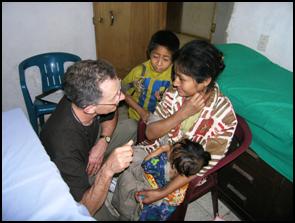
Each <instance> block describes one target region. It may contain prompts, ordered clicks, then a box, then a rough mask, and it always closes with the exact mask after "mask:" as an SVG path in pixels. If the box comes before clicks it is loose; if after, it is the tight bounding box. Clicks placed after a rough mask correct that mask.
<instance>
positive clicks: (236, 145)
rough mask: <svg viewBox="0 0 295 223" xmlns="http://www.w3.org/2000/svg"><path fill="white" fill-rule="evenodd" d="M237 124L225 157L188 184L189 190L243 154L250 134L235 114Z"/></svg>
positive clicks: (244, 123) (242, 120) (246, 125)
mask: <svg viewBox="0 0 295 223" xmlns="http://www.w3.org/2000/svg"><path fill="white" fill-rule="evenodd" d="M236 116H237V120H238V124H237V128H236V131H235V133H234V137H233V140H232V144H231V146H230V148H229V150H228V152H227V153H226V155H225V157H223V158H222V159H221V160H220V161H219V162H218V163H217V164H216V166H214V167H213V168H212V169H210V170H208V171H207V172H206V173H205V174H204V175H203V176H202V177H200V176H197V177H196V178H195V179H193V180H192V181H191V182H190V189H191V188H192V187H197V186H198V184H199V182H200V181H202V179H204V178H206V177H207V176H208V175H210V174H212V173H214V172H216V171H218V170H219V169H220V168H222V167H224V166H225V165H227V164H228V163H230V162H231V161H233V160H234V159H236V158H237V157H239V156H240V155H241V154H242V153H243V152H245V151H246V150H247V149H248V148H249V146H250V144H251V141H252V133H251V130H250V128H249V126H248V124H247V122H246V121H245V120H244V119H243V118H242V117H241V116H239V115H238V114H236Z"/></svg>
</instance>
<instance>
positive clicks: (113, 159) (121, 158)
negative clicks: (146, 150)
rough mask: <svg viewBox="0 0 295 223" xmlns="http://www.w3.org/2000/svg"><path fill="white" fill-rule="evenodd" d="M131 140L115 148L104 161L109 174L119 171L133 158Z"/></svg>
mask: <svg viewBox="0 0 295 223" xmlns="http://www.w3.org/2000/svg"><path fill="white" fill-rule="evenodd" d="M132 145H133V140H130V141H129V142H128V143H127V144H125V145H124V146H121V147H118V148H116V149H115V150H114V151H113V152H112V153H111V155H110V156H109V158H108V159H107V161H106V162H105V164H104V165H105V166H106V169H107V171H108V172H109V174H110V175H114V174H115V173H120V172H121V171H123V170H124V169H125V168H127V167H128V166H129V165H130V163H131V161H132V160H133V149H132V147H131V146H132Z"/></svg>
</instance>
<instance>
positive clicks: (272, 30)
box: [227, 2, 293, 71]
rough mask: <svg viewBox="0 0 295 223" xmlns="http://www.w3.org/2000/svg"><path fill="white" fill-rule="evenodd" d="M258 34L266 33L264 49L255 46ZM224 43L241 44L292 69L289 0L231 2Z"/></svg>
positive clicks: (291, 14) (291, 33) (291, 11)
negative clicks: (267, 37) (285, 0)
mask: <svg viewBox="0 0 295 223" xmlns="http://www.w3.org/2000/svg"><path fill="white" fill-rule="evenodd" d="M261 34H262V35H268V36H269V40H268V44H267V45H266V50H265V51H261V50H259V48H258V42H259V38H260V35H261ZM227 43H242V44H244V45H246V46H249V47H251V48H253V49H255V50H257V51H259V52H260V53H262V54H264V55H265V56H266V57H268V58H269V59H270V60H271V61H273V62H274V63H277V64H279V65H280V66H282V67H284V68H286V69H288V70H290V71H293V3H292V2H251V3H250V2H235V4H234V9H233V13H232V16H231V19H230V22H229V25H228V28H227Z"/></svg>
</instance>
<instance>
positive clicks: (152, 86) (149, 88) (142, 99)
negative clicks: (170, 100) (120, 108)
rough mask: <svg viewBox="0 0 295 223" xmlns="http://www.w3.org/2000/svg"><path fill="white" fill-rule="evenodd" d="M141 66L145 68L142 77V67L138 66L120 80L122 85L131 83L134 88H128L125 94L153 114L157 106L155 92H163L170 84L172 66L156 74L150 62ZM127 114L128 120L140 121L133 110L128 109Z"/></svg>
mask: <svg viewBox="0 0 295 223" xmlns="http://www.w3.org/2000/svg"><path fill="white" fill-rule="evenodd" d="M143 64H144V66H145V67H146V70H145V73H144V76H143V77H142V70H143V66H142V64H140V65H138V66H136V67H135V68H133V69H132V70H131V71H130V72H129V74H127V76H126V77H125V78H124V79H123V80H122V84H123V85H124V86H127V85H128V84H130V83H133V85H134V86H135V87H132V88H130V89H129V90H128V91H127V94H129V95H132V98H133V100H135V101H136V102H137V103H138V104H139V105H140V106H141V107H143V108H144V109H145V110H148V111H150V112H154V110H155V108H156V105H157V99H156V97H155V92H156V91H160V92H164V91H165V90H166V89H167V88H169V86H170V85H171V83H172V80H171V70H172V65H171V66H169V68H168V69H167V70H165V71H164V72H162V73H158V72H156V71H154V69H153V67H152V64H151V61H150V60H148V61H146V62H144V63H143ZM128 113H129V117H130V118H132V119H135V120H137V121H138V120H139V119H140V116H139V114H138V113H137V112H136V111H135V110H134V109H133V108H131V107H129V110H128Z"/></svg>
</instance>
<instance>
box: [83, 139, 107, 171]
mask: <svg viewBox="0 0 295 223" xmlns="http://www.w3.org/2000/svg"><path fill="white" fill-rule="evenodd" d="M107 146H108V144H107V143H106V142H105V140H104V139H100V140H98V142H97V143H96V144H95V145H94V146H93V147H92V149H91V150H90V152H89V158H88V164H87V168H86V172H87V174H88V175H89V176H92V175H95V174H96V173H97V172H98V170H99V169H100V167H101V164H102V161H103V157H104V152H105V151H106V148H107Z"/></svg>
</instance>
